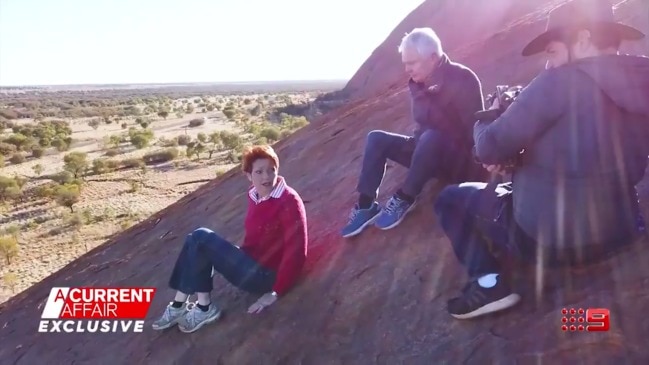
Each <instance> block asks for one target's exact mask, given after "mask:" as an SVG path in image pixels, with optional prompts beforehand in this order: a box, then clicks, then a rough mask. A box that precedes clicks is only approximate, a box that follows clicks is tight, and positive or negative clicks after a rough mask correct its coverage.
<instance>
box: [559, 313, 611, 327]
mask: <svg viewBox="0 0 649 365" xmlns="http://www.w3.org/2000/svg"><path fill="white" fill-rule="evenodd" d="M561 314H562V316H563V317H562V318H561V330H563V331H570V332H575V331H579V332H583V331H586V332H606V331H608V330H609V328H610V326H611V312H610V311H609V310H608V309H606V308H587V309H585V310H584V309H583V308H579V309H575V308H563V309H562V310H561Z"/></svg>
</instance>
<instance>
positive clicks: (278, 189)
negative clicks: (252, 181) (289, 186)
mask: <svg viewBox="0 0 649 365" xmlns="http://www.w3.org/2000/svg"><path fill="white" fill-rule="evenodd" d="M284 190H286V181H285V180H284V178H283V177H281V176H278V177H277V185H275V188H273V190H272V191H271V192H270V194H268V196H267V197H265V198H260V197H259V194H258V193H257V189H255V187H254V186H253V187H252V188H250V190H249V191H248V196H249V197H250V199H252V201H253V202H255V204H259V203H261V202H263V201H266V200H268V199H270V198H275V199H279V197H280V196H282V194H283V193H284Z"/></svg>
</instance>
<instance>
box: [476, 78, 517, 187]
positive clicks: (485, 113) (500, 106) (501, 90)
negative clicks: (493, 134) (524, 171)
mask: <svg viewBox="0 0 649 365" xmlns="http://www.w3.org/2000/svg"><path fill="white" fill-rule="evenodd" d="M522 90H523V87H522V86H520V85H515V86H511V87H510V86H509V85H498V86H496V92H495V93H493V94H489V95H487V98H486V102H487V104H489V105H490V107H489V109H487V110H481V111H479V112H477V113H475V117H476V119H477V120H479V121H481V122H487V123H490V122H493V121H494V120H496V119H498V117H500V116H501V115H502V114H503V113H504V112H505V110H507V108H509V106H510V105H511V104H512V103H513V102H514V100H516V98H517V97H518V95H519V94H520V93H521V91H522ZM474 149H475V147H474ZM523 152H525V151H524V150H523V151H521V152H520V153H519V154H518V156H516V157H515V158H512V159H511V160H510V161H508V162H507V163H505V164H503V165H485V164H484V163H482V162H481V161H479V160H478V158H477V156H476V158H475V160H476V163H479V164H481V165H482V166H483V167H484V168H485V169H487V171H489V172H490V173H493V174H499V175H503V174H508V173H510V172H512V171H513V170H514V169H515V168H516V165H518V163H519V160H520V158H521V157H522V155H523ZM474 156H475V151H474Z"/></svg>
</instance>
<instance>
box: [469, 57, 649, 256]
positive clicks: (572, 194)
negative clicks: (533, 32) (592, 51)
mask: <svg viewBox="0 0 649 365" xmlns="http://www.w3.org/2000/svg"><path fill="white" fill-rule="evenodd" d="M648 129H649V58H646V57H638V56H621V55H611V56H600V57H592V58H587V59H582V60H578V61H575V62H572V63H570V64H567V65H564V66H562V67H558V68H555V69H550V70H546V71H543V72H542V73H541V74H540V75H539V76H538V77H536V78H535V79H534V80H533V81H532V82H531V83H530V84H529V85H528V86H527V87H526V88H525V89H524V90H523V91H522V93H521V94H520V95H519V96H518V98H517V99H516V100H515V101H514V103H513V104H512V105H511V106H510V107H509V108H508V109H507V110H506V111H505V112H504V113H503V115H502V116H501V117H500V118H498V119H496V120H495V121H494V122H493V123H491V124H487V123H484V122H477V123H476V125H475V129H474V139H475V143H476V153H477V156H478V158H479V159H480V160H481V161H483V162H485V163H487V164H501V163H503V162H505V161H507V160H509V159H510V158H511V157H513V156H515V155H516V154H518V153H519V151H521V150H523V149H524V153H523V155H522V159H521V162H520V166H519V167H517V169H516V170H515V171H514V173H513V176H512V181H513V186H514V189H513V201H514V217H515V220H516V222H517V223H518V224H519V225H520V227H521V228H522V229H523V230H524V231H525V232H526V233H527V234H528V235H530V236H531V237H533V238H535V239H536V240H537V242H539V243H540V244H545V245H547V244H556V245H558V246H559V247H565V246H563V245H570V246H588V245H596V244H615V243H616V242H622V241H624V240H628V239H630V238H632V237H633V236H635V234H636V232H637V222H638V217H639V208H638V197H637V193H636V190H635V185H636V184H637V183H638V182H639V181H640V180H641V179H642V177H643V175H644V171H645V169H646V166H647V156H648V155H649V135H648V132H647V130H648Z"/></svg>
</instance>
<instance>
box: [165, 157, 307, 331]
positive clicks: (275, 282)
mask: <svg viewBox="0 0 649 365" xmlns="http://www.w3.org/2000/svg"><path fill="white" fill-rule="evenodd" d="M278 169H279V158H278V157H277V154H276V153H275V151H274V150H273V148H272V147H270V146H254V147H252V148H250V149H248V150H247V151H245V152H244V155H243V162H242V170H243V171H244V172H245V174H246V176H247V177H248V180H250V182H251V183H252V186H251V187H250V189H249V190H248V212H247V215H246V219H245V238H244V241H243V244H242V245H241V247H237V246H235V245H234V244H232V243H230V242H228V241H227V240H225V239H224V238H222V237H220V236H219V235H218V234H216V233H215V232H213V231H211V230H209V229H207V228H198V229H196V230H195V231H193V232H192V233H190V234H189V235H187V237H186V238H185V244H184V245H183V248H182V250H181V252H180V255H179V256H178V259H177V260H176V264H175V266H174V269H173V271H172V273H171V278H170V280H169V286H170V287H171V288H172V289H174V290H176V291H177V293H176V297H175V298H174V301H173V302H171V303H169V305H168V306H167V307H166V308H165V311H164V313H163V314H162V316H161V317H160V318H159V319H157V320H156V321H155V322H154V323H153V329H156V330H162V329H165V328H169V327H172V326H173V325H175V324H178V328H179V329H180V330H181V331H182V332H194V331H196V330H198V329H199V328H200V327H202V326H203V325H205V324H207V323H210V322H213V321H215V320H216V319H218V318H219V317H220V315H221V309H220V308H219V307H218V306H217V304H216V303H213V302H212V301H211V298H210V292H211V291H212V288H213V287H212V285H213V283H212V277H213V275H214V273H219V274H221V275H222V276H223V277H224V278H225V279H227V280H228V281H229V282H230V283H231V284H233V285H235V286H236V287H238V288H240V289H242V290H245V291H247V292H251V293H256V294H259V295H261V296H260V298H259V299H258V300H257V301H256V302H255V303H254V304H252V305H251V306H250V308H249V309H248V313H259V312H261V311H262V310H263V309H264V308H265V307H267V306H269V305H271V304H273V303H274V302H275V301H276V300H277V299H278V298H279V297H281V296H283V295H284V294H286V293H287V292H288V291H289V290H290V289H291V288H292V287H293V285H294V284H295V281H296V279H297V277H298V276H299V274H300V272H301V270H302V267H303V265H304V261H305V259H306V255H307V221H306V213H305V209H304V203H303V201H302V199H301V197H300V195H299V194H298V193H297V192H296V191H295V190H293V189H292V188H291V187H289V186H288V185H287V183H286V180H285V179H284V178H283V177H282V176H280V175H278ZM194 293H196V295H197V297H198V298H197V299H198V301H197V303H195V305H193V306H192V305H188V304H189V303H188V298H189V296H190V295H191V294H194Z"/></svg>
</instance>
